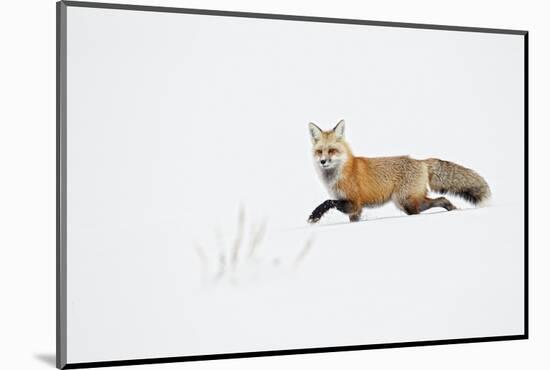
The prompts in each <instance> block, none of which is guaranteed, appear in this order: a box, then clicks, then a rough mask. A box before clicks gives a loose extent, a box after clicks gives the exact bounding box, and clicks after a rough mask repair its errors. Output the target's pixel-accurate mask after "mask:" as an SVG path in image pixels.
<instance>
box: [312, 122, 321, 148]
mask: <svg viewBox="0 0 550 370" xmlns="http://www.w3.org/2000/svg"><path fill="white" fill-rule="evenodd" d="M322 132H323V130H321V129H320V128H319V127H318V126H317V125H316V124H315V123H313V122H310V123H309V134H310V135H311V142H312V143H313V144H315V143H316V142H317V141H319V139H320V138H321V133H322Z"/></svg>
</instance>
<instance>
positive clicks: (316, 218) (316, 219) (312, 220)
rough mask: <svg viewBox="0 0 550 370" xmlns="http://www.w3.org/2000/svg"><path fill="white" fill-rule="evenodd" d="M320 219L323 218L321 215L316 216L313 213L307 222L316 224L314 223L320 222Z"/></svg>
mask: <svg viewBox="0 0 550 370" xmlns="http://www.w3.org/2000/svg"><path fill="white" fill-rule="evenodd" d="M320 219H321V218H320V217H314V216H313V215H311V216H309V218H308V219H307V222H309V223H310V224H314V223H317V222H319V220H320Z"/></svg>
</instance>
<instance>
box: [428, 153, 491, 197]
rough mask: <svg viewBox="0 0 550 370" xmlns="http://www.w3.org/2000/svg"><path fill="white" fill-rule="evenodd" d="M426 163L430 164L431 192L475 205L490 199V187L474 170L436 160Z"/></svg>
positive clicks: (432, 159)
mask: <svg viewBox="0 0 550 370" xmlns="http://www.w3.org/2000/svg"><path fill="white" fill-rule="evenodd" d="M425 162H426V163H427V164H428V174H429V184H430V188H431V190H433V191H436V192H438V193H442V194H446V193H449V194H453V195H456V196H459V197H461V198H463V199H464V200H466V201H468V202H470V203H472V204H475V205H478V204H479V203H481V202H483V201H485V200H487V199H489V198H490V196H491V189H490V188H489V185H488V184H487V182H486V181H485V180H484V179H483V177H481V176H480V175H479V174H478V173H477V172H475V171H474V170H471V169H469V168H466V167H462V166H461V165H458V164H456V163H453V162H448V161H443V160H441V159H436V158H430V159H427V160H426V161H425Z"/></svg>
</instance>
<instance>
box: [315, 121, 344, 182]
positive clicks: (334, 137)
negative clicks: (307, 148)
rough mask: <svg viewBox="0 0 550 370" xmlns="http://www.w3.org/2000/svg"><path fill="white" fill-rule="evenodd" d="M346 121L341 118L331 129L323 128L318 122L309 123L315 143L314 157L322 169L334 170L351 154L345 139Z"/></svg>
mask: <svg viewBox="0 0 550 370" xmlns="http://www.w3.org/2000/svg"><path fill="white" fill-rule="evenodd" d="M344 129H345V122H344V120H341V121H340V122H338V124H337V125H336V126H335V127H334V128H333V129H332V130H329V131H323V130H321V129H320V128H319V127H318V126H317V125H316V124H314V123H310V124H309V133H310V135H311V142H312V144H313V158H314V160H315V163H316V165H318V166H319V168H320V169H321V170H326V171H328V170H334V169H338V168H340V166H341V165H342V164H343V163H344V162H345V161H346V160H347V159H348V158H349V157H350V156H351V151H350V149H349V146H348V144H347V143H346V141H345V139H344Z"/></svg>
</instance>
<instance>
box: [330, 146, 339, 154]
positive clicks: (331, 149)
mask: <svg viewBox="0 0 550 370" xmlns="http://www.w3.org/2000/svg"><path fill="white" fill-rule="evenodd" d="M328 154H329V155H334V154H338V149H334V148H330V149H329V150H328Z"/></svg>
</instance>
